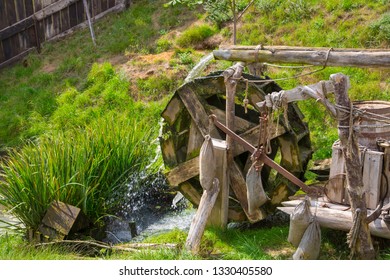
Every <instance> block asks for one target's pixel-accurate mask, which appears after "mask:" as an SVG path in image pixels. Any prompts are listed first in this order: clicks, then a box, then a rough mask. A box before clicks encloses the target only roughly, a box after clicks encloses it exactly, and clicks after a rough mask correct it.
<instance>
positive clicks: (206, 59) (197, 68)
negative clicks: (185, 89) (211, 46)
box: [184, 53, 214, 83]
mask: <svg viewBox="0 0 390 280" xmlns="http://www.w3.org/2000/svg"><path fill="white" fill-rule="evenodd" d="M213 59H214V55H213V53H209V54H208V55H205V56H204V57H202V58H201V59H200V61H199V62H198V64H196V65H195V67H194V68H192V70H191V71H190V73H188V75H187V77H186V78H185V80H184V82H185V83H189V82H191V81H193V80H194V79H195V78H197V77H199V75H200V74H201V72H202V71H203V70H204V69H205V68H206V66H207V65H209V63H210V62H211V61H212V60H213Z"/></svg>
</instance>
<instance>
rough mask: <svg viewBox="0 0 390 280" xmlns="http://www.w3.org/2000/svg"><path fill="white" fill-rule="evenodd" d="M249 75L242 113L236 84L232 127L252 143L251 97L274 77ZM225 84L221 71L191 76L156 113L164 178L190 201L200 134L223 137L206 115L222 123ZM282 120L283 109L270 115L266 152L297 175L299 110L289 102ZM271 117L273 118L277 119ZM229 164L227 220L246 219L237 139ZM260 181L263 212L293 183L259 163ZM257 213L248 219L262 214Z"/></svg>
mask: <svg viewBox="0 0 390 280" xmlns="http://www.w3.org/2000/svg"><path fill="white" fill-rule="evenodd" d="M243 77H244V78H246V79H248V80H249V83H248V85H249V86H248V90H247V97H248V99H249V106H248V111H247V113H245V109H244V106H243V99H244V93H245V89H246V88H247V87H246V82H244V81H239V82H238V85H237V94H236V105H235V112H236V116H235V124H236V129H235V133H237V134H239V135H240V136H241V137H243V138H244V139H245V140H246V141H248V142H250V143H251V144H252V145H254V146H257V143H258V139H259V112H258V108H257V107H256V103H257V102H260V101H263V100H264V96H265V95H266V94H268V93H272V92H275V91H280V90H281V88H280V87H279V86H278V85H277V84H276V83H275V82H252V81H251V80H257V81H258V80H259V79H260V78H259V77H255V76H251V75H249V74H243ZM225 94H226V89H225V84H224V77H223V75H222V72H216V73H212V74H210V75H209V76H206V77H202V78H198V79H195V80H194V81H193V82H190V83H187V84H184V85H183V86H181V87H180V88H179V89H178V90H177V91H176V92H175V94H174V95H173V97H172V99H171V100H170V101H169V103H168V105H167V106H166V108H165V109H164V111H163V113H162V117H163V119H164V123H163V132H162V136H161V138H160V143H161V150H162V155H163V160H164V163H165V167H166V170H167V179H168V182H169V183H170V185H171V186H172V187H174V188H175V189H176V190H178V191H180V192H181V193H182V194H183V195H184V196H185V197H186V198H187V199H188V200H189V201H190V202H191V203H192V204H193V205H194V206H195V207H197V206H198V205H199V201H200V198H201V195H202V192H203V189H202V187H201V185H200V183H199V151H200V147H201V145H202V143H203V141H204V135H206V134H211V135H212V137H214V138H218V139H225V134H224V133H223V132H222V131H220V130H218V129H217V128H215V127H213V126H210V124H209V118H208V116H209V115H211V114H214V115H216V116H217V118H218V120H220V121H221V122H222V123H224V122H225V115H226V114H225V108H226V106H225V105H226V102H225V100H226V97H225ZM287 118H288V123H289V124H288V125H286V124H285V121H284V118H283V113H281V117H280V118H277V117H275V121H274V123H273V125H272V126H271V127H269V135H270V136H271V147H272V153H271V154H270V155H269V156H270V158H273V159H274V160H275V161H276V162H278V163H279V164H280V165H281V166H283V167H284V168H285V169H287V170H289V171H290V172H291V173H293V174H294V175H296V176H297V177H300V178H302V177H303V173H304V171H305V169H306V165H307V163H308V161H309V159H310V158H311V155H312V150H311V145H310V138H309V130H308V127H307V125H306V123H304V122H303V120H302V119H303V115H302V113H301V112H300V110H299V108H298V107H297V106H296V105H295V104H289V105H288V110H287ZM277 120H279V122H278V123H277ZM234 156H235V157H234V166H232V167H230V169H229V176H230V187H229V203H228V204H229V210H228V219H229V220H230V221H245V220H248V214H247V205H248V201H247V198H246V184H245V175H246V172H247V170H248V169H249V167H250V163H251V160H250V154H249V153H248V152H246V151H245V150H244V149H243V148H242V147H240V146H239V145H236V146H235V149H234ZM262 181H263V185H264V188H265V190H266V192H267V193H268V196H269V197H270V198H271V200H270V201H269V202H267V203H266V204H265V205H264V206H262V212H263V213H265V214H267V213H271V212H273V211H274V210H275V208H276V206H277V205H279V204H280V202H281V201H284V200H286V199H287V198H288V196H290V195H292V194H293V193H295V191H296V190H297V189H298V188H297V187H295V186H294V185H292V184H291V183H289V182H288V181H287V180H286V179H284V178H283V177H282V176H279V175H278V174H277V173H276V172H275V171H273V170H270V168H268V167H265V168H263V170H262ZM264 217H265V215H262V216H261V217H260V216H259V217H258V218H256V219H255V220H253V218H249V220H250V221H251V222H256V221H257V220H260V219H262V218H264Z"/></svg>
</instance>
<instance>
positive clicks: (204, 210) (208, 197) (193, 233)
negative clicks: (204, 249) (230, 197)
mask: <svg viewBox="0 0 390 280" xmlns="http://www.w3.org/2000/svg"><path fill="white" fill-rule="evenodd" d="M218 193H219V183H218V179H214V181H213V185H212V186H211V188H210V189H209V190H204V191H203V195H202V198H201V199H200V203H199V207H198V211H196V214H195V216H194V218H193V219H192V222H191V226H190V230H189V232H188V237H187V241H186V248H187V250H189V251H191V252H192V253H193V254H197V253H198V252H199V249H200V241H201V239H202V236H203V233H204V230H205V228H206V223H207V220H208V218H209V216H210V213H211V210H212V209H213V207H214V204H215V201H216V200H217V197H218Z"/></svg>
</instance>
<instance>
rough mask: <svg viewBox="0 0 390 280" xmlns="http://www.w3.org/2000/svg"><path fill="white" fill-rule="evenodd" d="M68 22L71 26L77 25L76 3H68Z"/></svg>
mask: <svg viewBox="0 0 390 280" xmlns="http://www.w3.org/2000/svg"><path fill="white" fill-rule="evenodd" d="M69 23H70V27H71V28H72V27H74V26H76V25H77V4H76V3H73V4H71V5H69Z"/></svg>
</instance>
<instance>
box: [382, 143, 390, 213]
mask: <svg viewBox="0 0 390 280" xmlns="http://www.w3.org/2000/svg"><path fill="white" fill-rule="evenodd" d="M389 144H390V143H387V145H385V146H384V147H383V148H384V156H383V157H384V159H383V173H384V174H385V176H386V178H390V145H389ZM382 186H383V190H384V191H385V193H386V196H385V197H384V201H383V204H385V205H386V204H388V203H390V190H389V187H390V185H389V182H386V180H383V182H382ZM386 190H387V191H386Z"/></svg>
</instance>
